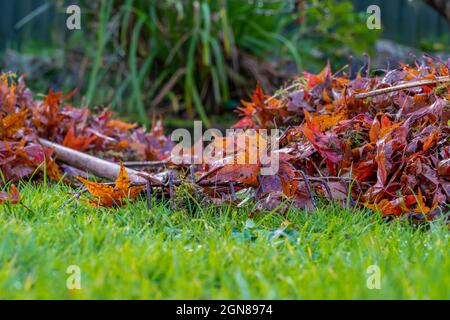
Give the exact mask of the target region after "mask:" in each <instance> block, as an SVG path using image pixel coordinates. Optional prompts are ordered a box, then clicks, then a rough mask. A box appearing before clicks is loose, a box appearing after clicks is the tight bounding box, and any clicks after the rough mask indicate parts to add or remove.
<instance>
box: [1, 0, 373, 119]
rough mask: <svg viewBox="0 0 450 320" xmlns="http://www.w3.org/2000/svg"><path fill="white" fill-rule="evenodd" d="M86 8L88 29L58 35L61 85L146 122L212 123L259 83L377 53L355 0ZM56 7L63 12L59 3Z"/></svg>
mask: <svg viewBox="0 0 450 320" xmlns="http://www.w3.org/2000/svg"><path fill="white" fill-rule="evenodd" d="M80 6H81V9H82V14H83V16H82V24H83V26H82V30H79V31H67V30H62V31H61V32H60V33H61V34H59V35H58V34H56V37H55V39H57V40H55V45H54V46H55V48H54V51H55V52H57V53H58V55H57V57H55V59H53V60H52V61H53V62H52V63H51V64H52V65H54V66H57V65H58V66H59V65H63V67H62V70H61V72H60V76H59V79H57V80H56V83H57V84H59V85H57V87H59V88H62V89H63V90H65V91H70V90H72V89H73V88H74V87H77V88H78V94H77V95H76V99H81V98H82V97H84V98H83V100H82V101H81V103H82V104H83V105H89V106H95V105H111V106H112V108H113V109H114V110H116V111H119V112H120V113H122V115H124V116H125V117H128V118H129V119H130V120H137V121H139V122H142V123H148V122H149V120H150V117H149V115H150V116H151V115H152V113H153V112H156V113H164V114H172V115H174V118H181V119H193V118H194V117H200V118H201V119H202V120H203V121H204V123H205V125H208V124H209V123H210V120H211V119H210V118H214V117H215V116H219V117H221V119H222V117H223V115H224V114H229V112H226V111H229V110H230V109H233V108H234V107H235V106H236V105H237V104H238V101H239V99H242V98H244V99H245V98H246V97H247V96H248V94H249V93H250V92H251V90H252V89H253V88H254V87H255V85H256V82H259V83H260V84H261V85H262V86H263V88H264V89H265V90H267V91H268V92H269V93H270V92H274V91H275V90H276V88H278V87H279V86H281V85H283V83H285V82H286V81H288V80H289V79H292V78H294V77H295V76H297V75H298V74H300V73H301V71H303V70H307V71H310V72H316V71H319V69H321V68H322V67H323V66H324V65H325V64H326V62H327V60H330V61H331V62H332V65H333V67H334V69H337V68H339V67H341V66H342V65H343V64H345V63H346V62H347V59H348V56H349V55H354V54H356V55H360V54H362V53H363V52H368V53H371V50H372V45H373V44H374V42H375V40H376V38H377V36H378V32H376V31H373V30H369V29H367V27H366V17H365V14H364V13H356V12H355V11H354V10H353V7H352V4H351V2H350V1H348V0H320V1H319V0H285V1H281V0H264V1H263V0H158V1H156V0H108V1H106V0H101V1H86V0H80ZM55 8H56V10H57V11H58V12H61V13H65V7H64V4H63V3H62V2H58V4H57V5H56V6H55ZM64 18H66V15H64ZM54 29H55V30H56V31H57V30H61V28H54ZM55 30H53V32H54V33H56V31H55ZM47 51H48V52H51V50H47ZM61 53H62V54H63V60H61ZM46 56H47V54H46ZM9 61H11V59H9ZM56 62H58V63H56ZM33 65H34V63H33ZM53 69H54V68H53ZM54 71H55V70H53V71H52V74H54ZM19 72H20V71H19ZM54 81H55V79H52V80H51V83H54ZM44 82H45V80H44ZM47 82H48V83H50V81H47ZM31 87H33V85H32V84H31ZM78 102H80V101H75V103H77V104H78ZM213 121H214V119H213ZM178 124H179V122H178Z"/></svg>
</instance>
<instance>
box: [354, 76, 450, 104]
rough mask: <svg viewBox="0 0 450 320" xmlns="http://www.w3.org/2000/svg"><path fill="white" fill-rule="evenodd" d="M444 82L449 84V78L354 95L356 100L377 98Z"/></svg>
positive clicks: (414, 82)
mask: <svg viewBox="0 0 450 320" xmlns="http://www.w3.org/2000/svg"><path fill="white" fill-rule="evenodd" d="M444 82H450V77H437V78H436V79H429V80H419V81H412V82H408V83H402V84H399V85H397V86H393V87H388V88H382V89H377V90H373V91H369V92H364V93H358V94H355V96H354V97H355V98H356V99H364V98H369V97H374V96H378V95H380V94H384V93H389V92H394V91H399V90H404V89H409V88H414V87H420V86H426V85H430V84H437V83H444Z"/></svg>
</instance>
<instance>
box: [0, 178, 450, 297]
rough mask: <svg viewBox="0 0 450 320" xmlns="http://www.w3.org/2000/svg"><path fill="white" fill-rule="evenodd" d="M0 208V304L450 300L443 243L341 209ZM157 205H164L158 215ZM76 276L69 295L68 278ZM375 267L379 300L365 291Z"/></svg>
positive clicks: (52, 196) (28, 192)
mask: <svg viewBox="0 0 450 320" xmlns="http://www.w3.org/2000/svg"><path fill="white" fill-rule="evenodd" d="M20 189H21V194H22V196H23V197H24V203H25V204H26V205H27V206H28V208H29V209H26V208H25V207H23V206H13V205H1V206H0V298H2V299H13V298H24V299H47V298H48V299H67V298H69V299H80V298H81V299H84V298H95V299H109V298H112V299H121V298H127V299H128V298H130V299H191V298H192V299H322V298H324V299H341V298H342V299H359V298H361V299H367V298H369V299H371V298H375V299H397V298H398V299H410V298H412V299H422V298H424V299H429V298H438V299H449V298H450V288H449V286H450V275H449V271H450V259H449V257H448V248H449V232H448V227H447V225H446V224H445V223H444V222H443V221H435V222H433V223H431V224H430V225H429V230H425V228H422V229H417V228H413V227H411V226H408V225H406V223H402V222H399V221H394V222H390V223H387V222H384V221H383V220H382V219H381V218H380V217H379V216H378V215H377V214H373V213H368V212H364V211H351V210H347V211H346V210H343V209H338V208H323V209H321V210H317V211H314V212H305V211H301V210H292V211H291V212H289V213H288V214H287V215H280V214H278V213H276V212H273V213H269V214H255V215H253V216H252V217H250V216H249V212H250V211H251V210H250V209H251V207H250V208H238V209H236V208H232V207H219V208H218V207H215V208H214V207H210V208H202V207H200V208H198V209H197V211H196V212H195V213H191V214H188V213H186V212H182V211H178V212H172V211H171V210H170V209H169V208H168V206H167V205H164V204H161V199H160V197H158V201H156V199H154V200H155V203H154V209H153V211H152V212H151V213H150V212H147V210H146V204H145V200H144V199H141V200H139V201H138V202H137V203H136V204H131V205H128V206H126V207H123V208H121V209H120V210H106V209H95V208H91V207H90V206H89V205H86V204H84V203H80V204H79V206H78V208H75V207H74V206H73V205H69V206H67V207H65V208H63V207H62V204H63V203H64V202H65V201H66V200H67V199H68V198H69V197H70V196H69V195H68V192H69V191H71V189H69V188H68V187H65V186H62V185H59V186H53V187H45V186H43V185H40V186H37V187H32V186H31V185H22V186H21V188H20ZM157 202H159V205H158V204H157ZM70 265H77V266H79V268H80V270H81V289H80V290H69V289H67V287H66V280H67V278H68V277H69V276H70V274H68V273H66V271H67V268H68V266H70ZM370 265H377V266H378V267H379V268H380V271H381V275H380V276H381V289H379V290H377V289H372V290H370V289H368V288H367V284H366V283H367V278H368V277H369V276H370V275H371V274H368V273H367V268H368V267H369V266H370Z"/></svg>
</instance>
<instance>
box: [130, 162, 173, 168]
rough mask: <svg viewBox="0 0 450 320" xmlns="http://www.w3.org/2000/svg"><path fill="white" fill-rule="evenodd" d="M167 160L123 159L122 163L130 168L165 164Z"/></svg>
mask: <svg viewBox="0 0 450 320" xmlns="http://www.w3.org/2000/svg"><path fill="white" fill-rule="evenodd" d="M168 163H169V162H168V161H125V162H124V163H123V165H124V166H125V167H130V168H146V167H148V168H153V167H161V166H165V165H167V164H168Z"/></svg>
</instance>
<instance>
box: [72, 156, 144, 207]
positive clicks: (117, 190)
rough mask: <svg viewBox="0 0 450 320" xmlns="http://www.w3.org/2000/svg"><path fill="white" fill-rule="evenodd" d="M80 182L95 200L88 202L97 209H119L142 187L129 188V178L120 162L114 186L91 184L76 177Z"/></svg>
mask: <svg viewBox="0 0 450 320" xmlns="http://www.w3.org/2000/svg"><path fill="white" fill-rule="evenodd" d="M77 179H78V180H79V181H81V182H82V183H83V184H84V185H85V187H86V188H87V190H88V191H89V193H90V194H91V195H92V196H93V197H94V198H95V199H91V198H90V199H88V202H89V203H91V204H93V205H95V206H99V207H113V206H116V207H119V206H122V205H124V204H125V203H126V201H125V200H126V199H132V198H135V197H136V196H137V195H138V194H139V192H140V191H141V190H142V189H143V188H144V186H131V181H130V177H129V176H128V173H127V171H126V169H125V167H124V166H123V164H122V161H121V162H120V173H119V175H118V176H117V179H116V182H115V186H114V187H113V186H110V185H107V184H104V183H97V182H92V181H89V180H87V179H84V178H82V177H77Z"/></svg>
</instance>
